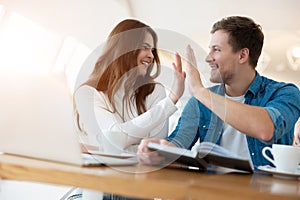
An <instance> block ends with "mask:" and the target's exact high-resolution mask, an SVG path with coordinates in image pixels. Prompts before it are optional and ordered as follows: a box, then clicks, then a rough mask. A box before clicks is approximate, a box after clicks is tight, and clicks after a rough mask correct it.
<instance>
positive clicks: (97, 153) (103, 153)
mask: <svg viewBox="0 0 300 200" xmlns="http://www.w3.org/2000/svg"><path fill="white" fill-rule="evenodd" d="M88 153H89V154H92V155H100V156H107V157H115V158H133V157H136V155H135V154H130V153H124V152H122V153H109V152H103V151H96V150H89V151H88Z"/></svg>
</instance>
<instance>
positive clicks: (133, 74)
mask: <svg viewBox="0 0 300 200" xmlns="http://www.w3.org/2000/svg"><path fill="white" fill-rule="evenodd" d="M147 33H150V34H151V36H152V38H153V43H154V48H153V50H152V54H153V56H154V61H153V62H154V63H152V64H151V65H150V67H148V69H147V73H146V75H145V76H139V75H138V74H137V70H136V68H137V55H138V53H139V51H140V49H141V48H142V43H143V41H144V39H145V36H146V34H147ZM156 48H157V35H156V33H155V31H154V30H153V29H152V28H150V27H149V26H148V25H146V24H144V23H142V22H140V21H138V20H134V19H126V20H124V21H122V22H120V23H119V24H118V25H117V26H116V27H115V28H114V29H113V30H112V31H111V33H110V34H109V37H108V39H107V41H106V44H105V46H104V49H103V52H102V54H101V56H100V57H99V59H98V60H97V62H96V64H95V67H94V70H93V72H92V73H91V75H90V77H89V79H88V80H87V81H86V82H85V83H84V84H83V85H89V86H91V87H94V88H95V89H96V90H97V91H101V92H103V93H104V94H106V95H107V96H108V99H109V101H110V103H111V105H112V108H113V110H110V111H111V112H121V113H118V114H120V116H121V117H122V118H123V117H124V109H125V107H126V105H130V104H132V102H134V103H135V105H136V108H137V112H138V114H139V115H140V114H142V113H144V112H146V105H145V104H146V97H147V96H148V95H149V94H151V93H152V92H153V90H154V87H155V82H154V79H155V78H156V77H157V76H158V75H159V74H160V70H161V66H160V60H159V57H158V53H157V49H156ZM155 67H156V70H154V68H155ZM121 83H123V84H124V90H125V91H124V97H123V102H122V103H123V111H117V110H116V106H115V101H114V96H115V93H116V92H117V90H118V89H119V87H120V86H121ZM129 91H133V92H129ZM132 100H133V101H132ZM128 108H131V106H129V107H128ZM123 119H124V118H123Z"/></svg>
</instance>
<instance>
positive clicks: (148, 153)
mask: <svg viewBox="0 0 300 200" xmlns="http://www.w3.org/2000/svg"><path fill="white" fill-rule="evenodd" d="M150 142H154V143H158V144H161V145H169V146H175V145H174V144H173V143H172V142H169V141H167V140H165V139H157V138H147V139H143V140H142V141H141V143H140V145H139V147H138V152H137V155H138V160H139V162H140V163H142V164H146V165H157V164H161V163H162V162H163V161H164V160H165V158H164V157H161V156H159V155H158V153H157V152H156V151H152V150H150V149H148V147H147V145H148V143H150Z"/></svg>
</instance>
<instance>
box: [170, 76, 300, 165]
mask: <svg viewBox="0 0 300 200" xmlns="http://www.w3.org/2000/svg"><path fill="white" fill-rule="evenodd" d="M209 89H210V90H211V91H213V92H215V93H217V94H220V95H222V96H224V94H225V92H224V85H216V86H213V87H210V88H209ZM245 104H249V105H253V106H260V107H264V108H265V109H266V110H267V111H268V113H269V115H270V117H271V119H272V121H273V123H274V128H275V129H274V134H273V138H272V139H271V140H270V141H263V140H259V139H256V138H253V137H250V136H246V137H247V143H248V149H249V152H250V156H251V159H252V163H253V165H254V167H255V169H256V168H257V167H258V166H260V165H272V164H271V163H270V162H269V161H267V160H266V159H264V157H263V156H262V149H263V148H264V147H265V146H271V145H272V144H274V143H278V144H288V145H290V144H292V141H293V135H294V133H293V132H294V124H295V123H296V121H297V119H298V117H299V116H300V91H299V89H298V88H297V87H296V86H295V85H293V84H287V83H282V82H276V81H274V80H271V79H268V78H266V77H263V76H260V74H259V73H256V77H255V79H254V80H253V82H252V84H251V85H250V87H249V89H248V90H247V91H246V93H245ZM240 120H247V116H245V117H244V118H242V119H240ZM223 122H224V121H222V120H221V119H220V118H219V117H218V116H217V115H215V114H214V113H212V112H211V111H210V110H209V109H208V108H207V107H205V106H204V105H203V104H202V103H200V102H199V101H198V100H197V99H196V98H194V97H192V98H191V99H190V100H189V101H188V102H187V104H186V105H185V108H184V110H183V112H182V114H181V116H180V118H179V121H178V124H177V126H176V128H175V130H174V131H173V132H172V133H171V135H170V136H169V137H168V138H167V140H169V141H172V142H173V143H174V144H176V145H177V146H180V147H183V148H187V149H191V148H192V146H193V145H194V144H195V143H196V142H197V140H198V139H199V138H200V141H209V142H213V143H217V144H220V140H221V137H222V128H223Z"/></svg>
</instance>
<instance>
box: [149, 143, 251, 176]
mask: <svg viewBox="0 0 300 200" xmlns="http://www.w3.org/2000/svg"><path fill="white" fill-rule="evenodd" d="M148 148H149V149H151V150H154V151H157V152H158V153H159V155H161V156H163V157H165V159H166V161H167V162H172V163H173V162H175V163H180V164H182V165H185V166H190V167H197V168H199V170H206V169H207V167H208V166H209V165H215V166H221V167H226V168H231V169H236V170H241V171H245V172H250V173H253V169H252V167H251V163H250V161H249V160H247V159H244V158H241V157H239V156H237V155H234V154H232V153H230V152H229V151H228V150H227V149H225V148H223V147H221V146H219V145H217V144H215V143H211V142H201V143H200V144H199V145H198V146H197V147H196V148H195V149H194V150H187V149H184V148H179V147H173V146H166V145H160V144H157V143H149V144H148Z"/></svg>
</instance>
